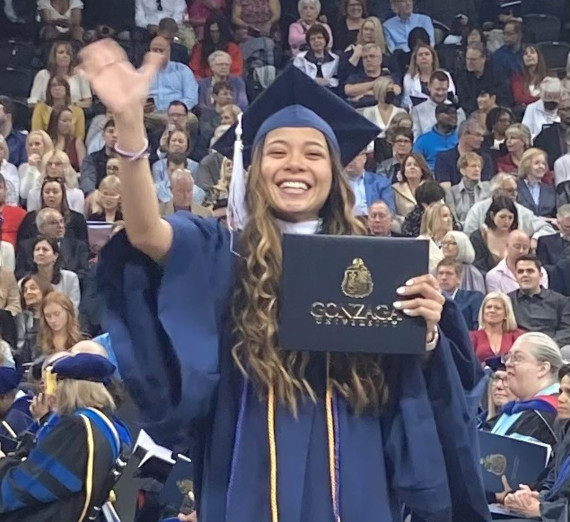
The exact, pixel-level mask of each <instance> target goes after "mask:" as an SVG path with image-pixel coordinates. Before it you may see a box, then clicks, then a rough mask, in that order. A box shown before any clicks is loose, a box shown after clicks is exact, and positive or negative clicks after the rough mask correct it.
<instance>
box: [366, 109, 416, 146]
mask: <svg viewBox="0 0 570 522" xmlns="http://www.w3.org/2000/svg"><path fill="white" fill-rule="evenodd" d="M402 112H406V111H405V110H404V109H400V108H399V107H394V108H393V109H392V113H391V114H390V118H388V123H384V120H383V119H382V116H381V115H380V110H379V109H378V105H374V107H365V108H364V109H363V110H362V116H364V117H365V118H366V119H367V120H368V121H371V122H372V123H374V125H376V127H378V128H379V129H380V130H381V131H382V132H380V134H378V137H379V138H385V137H386V129H387V128H388V127H389V126H390V123H392V120H393V119H394V116H396V114H400V113H402Z"/></svg>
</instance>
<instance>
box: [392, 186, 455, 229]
mask: <svg viewBox="0 0 570 522" xmlns="http://www.w3.org/2000/svg"><path fill="white" fill-rule="evenodd" d="M414 195H415V198H416V202H417V203H416V206H415V207H414V208H413V209H412V210H411V211H410V212H409V213H408V215H407V216H406V217H405V218H404V223H403V224H402V235H403V236H407V237H418V236H419V235H420V230H421V228H422V219H423V217H424V212H425V209H426V208H428V207H429V206H430V205H431V204H432V203H442V202H443V198H444V197H445V191H444V190H443V189H442V188H441V187H440V186H439V183H438V182H437V181H433V180H431V179H427V180H425V181H424V182H422V183H421V184H420V186H419V187H418V188H417V189H416V192H415V194H414Z"/></svg>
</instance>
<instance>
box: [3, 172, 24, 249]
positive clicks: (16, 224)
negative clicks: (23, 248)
mask: <svg viewBox="0 0 570 522" xmlns="http://www.w3.org/2000/svg"><path fill="white" fill-rule="evenodd" d="M6 193H7V188H6V180H5V179H4V176H2V174H0V217H1V223H2V225H1V226H0V238H1V240H2V241H6V242H8V243H10V244H11V245H12V246H13V247H15V246H16V235H17V234H18V229H19V228H20V225H21V224H22V221H23V220H24V217H25V216H26V212H25V211H24V209H22V208H20V207H18V206H17V205H10V204H8V203H7V202H6Z"/></svg>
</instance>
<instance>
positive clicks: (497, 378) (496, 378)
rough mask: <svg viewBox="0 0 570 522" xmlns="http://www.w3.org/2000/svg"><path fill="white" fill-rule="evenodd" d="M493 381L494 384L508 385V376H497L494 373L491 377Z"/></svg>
mask: <svg viewBox="0 0 570 522" xmlns="http://www.w3.org/2000/svg"><path fill="white" fill-rule="evenodd" d="M491 381H492V382H493V384H497V383H498V382H501V383H503V384H506V383H507V376H506V375H497V374H496V373H494V374H493V375H491Z"/></svg>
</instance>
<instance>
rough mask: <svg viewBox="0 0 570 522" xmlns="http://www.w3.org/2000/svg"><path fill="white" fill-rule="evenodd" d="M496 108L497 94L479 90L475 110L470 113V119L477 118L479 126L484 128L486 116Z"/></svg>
mask: <svg viewBox="0 0 570 522" xmlns="http://www.w3.org/2000/svg"><path fill="white" fill-rule="evenodd" d="M497 108H498V105H497V93H496V92H495V91H493V90H489V91H485V90H481V91H480V92H479V94H478V96H477V109H476V110H475V111H473V112H472V113H471V117H473V118H479V121H480V122H481V124H482V125H483V126H484V127H486V126H487V115H488V114H489V112H490V111H492V110H493V109H497Z"/></svg>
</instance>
